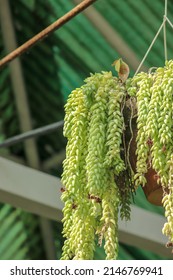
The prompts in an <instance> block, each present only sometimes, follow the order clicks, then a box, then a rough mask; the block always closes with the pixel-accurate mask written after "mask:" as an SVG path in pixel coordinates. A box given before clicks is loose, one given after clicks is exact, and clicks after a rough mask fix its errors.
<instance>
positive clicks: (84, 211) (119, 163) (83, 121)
mask: <svg viewBox="0 0 173 280" xmlns="http://www.w3.org/2000/svg"><path fill="white" fill-rule="evenodd" d="M125 94H126V93H125V86H124V85H123V84H122V82H121V81H120V80H119V79H118V78H115V77H113V76H112V73H111V72H102V73H96V74H94V75H91V76H90V77H88V78H87V79H86V80H85V84H84V85H83V86H82V87H81V88H78V89H75V90H74V91H72V93H71V94H70V96H69V98H68V101H67V103H66V105H65V113H66V114H65V124H64V136H65V137H67V140H68V141H67V147H66V159H65V160H64V163H63V168H64V169H63V174H62V183H63V186H64V188H63V193H62V200H63V201H64V209H63V214H64V217H63V235H64V237H65V239H66V240H65V242H64V247H63V254H62V259H93V254H94V250H95V246H96V243H98V244H99V245H100V246H101V245H102V242H104V248H105V252H106V258H107V259H116V258H117V254H118V238H117V236H118V211H119V210H118V208H119V205H120V203H121V202H120V201H121V198H120V192H119V188H118V186H117V184H116V182H115V176H118V175H119V174H120V173H121V172H122V171H123V170H125V164H124V161H123V159H122V158H121V147H122V133H123V130H124V118H123V115H122V111H121V109H122V108H121V106H122V105H121V104H122V102H123V100H124V98H125ZM129 209H130V208H129V207H128V210H127V211H126V213H127V212H128V211H129ZM127 215H128V217H129V213H128V214H127Z"/></svg>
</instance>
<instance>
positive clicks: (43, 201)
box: [0, 158, 173, 258]
mask: <svg viewBox="0 0 173 280" xmlns="http://www.w3.org/2000/svg"><path fill="white" fill-rule="evenodd" d="M0 178H1V180H0V201H1V202H5V203H10V204H11V205H13V206H15V207H20V208H23V209H24V210H26V211H29V212H31V213H35V214H37V215H40V216H42V217H47V218H49V219H52V220H56V221H60V220H61V218H62V208H63V203H62V202H61V200H60V188H61V186H62V185H61V182H60V179H59V178H56V177H54V176H50V175H47V174H44V173H43V172H40V171H36V170H34V169H31V168H28V167H25V166H22V165H19V164H17V163H14V162H11V161H9V160H7V159H4V158H0ZM131 208H132V214H131V221H129V222H122V221H120V222H119V240H120V241H121V242H123V243H126V244H129V245H132V246H136V247H138V248H142V249H146V250H150V251H152V252H154V253H157V254H160V255H163V256H166V257H169V258H173V255H172V254H171V252H170V250H169V249H166V248H165V243H166V242H167V239H166V237H165V236H163V235H162V227H163V225H164V223H165V221H166V220H165V218H164V217H162V216H161V215H158V214H155V213H152V212H149V211H147V210H144V209H141V208H139V207H135V206H132V207H131Z"/></svg>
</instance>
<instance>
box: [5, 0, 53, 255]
mask: <svg viewBox="0 0 173 280" xmlns="http://www.w3.org/2000/svg"><path fill="white" fill-rule="evenodd" d="M0 22H1V29H2V34H3V41H4V45H5V49H6V51H7V52H8V53H10V52H12V51H13V50H15V49H16V48H17V42H16V37H15V30H14V26H13V21H12V16H11V11H10V5H9V1H8V0H0ZM9 67H10V76H11V82H12V86H13V91H14V97H15V102H16V107H17V111H18V117H19V122H20V130H21V132H26V131H29V130H32V123H31V115H30V110H29V104H28V100H27V93H26V88H25V83H24V78H23V73H22V66H21V63H20V59H19V58H17V59H15V60H14V61H13V62H11V63H10V65H9ZM2 71H3V70H2ZM24 149H25V154H26V158H27V162H28V165H29V166H30V167H32V168H36V169H39V167H40V163H39V156H38V151H37V146H36V141H35V139H30V140H27V141H25V142H24ZM16 176H17V174H16ZM40 195H41V194H40ZM39 222H40V228H41V232H42V236H43V242H44V247H45V251H46V254H47V259H55V258H56V254H55V246H54V239H53V234H52V227H51V222H50V221H49V220H48V219H46V218H42V217H40V218H39Z"/></svg>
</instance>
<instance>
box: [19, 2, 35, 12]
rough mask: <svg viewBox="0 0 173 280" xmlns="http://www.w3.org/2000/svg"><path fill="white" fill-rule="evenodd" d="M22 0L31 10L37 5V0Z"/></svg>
mask: <svg viewBox="0 0 173 280" xmlns="http://www.w3.org/2000/svg"><path fill="white" fill-rule="evenodd" d="M21 2H22V3H23V4H24V5H25V6H27V7H28V8H29V9H30V10H31V11H33V10H34V7H35V0H27V1H26V0H21Z"/></svg>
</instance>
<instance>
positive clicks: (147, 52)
mask: <svg viewBox="0 0 173 280" xmlns="http://www.w3.org/2000/svg"><path fill="white" fill-rule="evenodd" d="M165 21H166V18H164V20H163V22H162V24H161V26H160V27H159V30H158V31H157V33H156V35H155V37H154V39H153V41H152V42H151V44H150V46H149V48H148V50H147V51H146V53H145V55H144V57H143V59H142V61H141V63H140V64H139V66H138V68H137V70H136V72H135V75H137V74H138V72H139V70H140V69H141V67H142V65H143V63H144V61H145V59H146V57H147V56H148V54H149V52H150V50H151V48H152V46H153V45H154V43H155V41H156V39H157V37H158V36H159V34H160V32H161V30H162V28H163V26H164V24H165Z"/></svg>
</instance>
